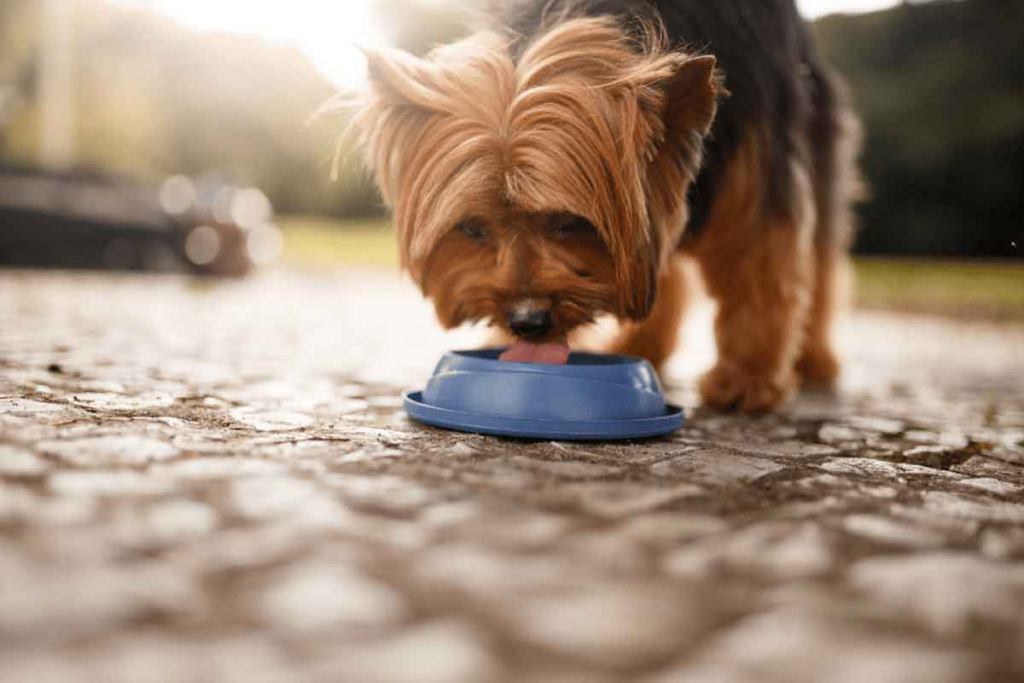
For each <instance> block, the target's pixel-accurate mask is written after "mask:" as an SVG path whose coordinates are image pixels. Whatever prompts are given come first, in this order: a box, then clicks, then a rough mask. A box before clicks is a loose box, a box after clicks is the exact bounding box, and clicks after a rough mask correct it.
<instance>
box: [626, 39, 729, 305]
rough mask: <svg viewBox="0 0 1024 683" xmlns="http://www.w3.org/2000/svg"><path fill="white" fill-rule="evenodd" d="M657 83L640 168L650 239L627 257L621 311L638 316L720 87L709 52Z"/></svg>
mask: <svg viewBox="0 0 1024 683" xmlns="http://www.w3.org/2000/svg"><path fill="white" fill-rule="evenodd" d="M679 57H680V60H679V62H678V65H677V66H676V68H675V69H674V70H673V71H672V72H671V75H670V76H669V77H667V78H665V79H663V80H661V81H660V82H658V83H657V84H655V87H656V88H658V89H659V90H660V94H661V98H660V106H659V107H657V108H655V110H654V111H651V112H648V116H649V117H651V118H652V119H653V120H651V122H650V123H651V130H652V131H653V133H654V135H653V139H652V141H651V142H652V146H651V148H649V153H648V154H649V159H650V161H649V162H648V164H647V169H646V186H647V189H648V193H649V194H648V198H647V200H648V207H649V216H650V221H651V225H650V239H649V241H648V243H647V244H646V245H645V248H641V249H639V250H638V252H637V253H634V254H633V255H631V258H632V259H633V273H632V277H630V278H629V279H630V281H631V282H630V284H629V287H628V293H627V294H626V300H625V301H624V302H623V312H624V313H625V315H626V317H627V318H630V319H633V320H643V319H644V318H646V317H647V316H648V315H649V314H650V312H651V307H652V306H653V305H654V298H655V295H656V294H657V283H658V274H659V273H660V271H661V269H662V266H663V265H664V259H666V258H670V257H671V251H672V250H673V249H674V248H675V245H676V244H677V243H678V241H679V237H680V235H681V232H682V230H683V229H684V227H685V220H686V215H685V209H686V205H685V202H686V196H687V193H688V191H689V189H690V185H691V184H692V183H693V180H694V179H695V178H696V177H697V173H698V171H699V170H700V164H701V157H702V149H703V145H704V137H705V136H706V135H707V133H708V131H709V130H710V129H711V124H712V123H713V122H714V119H715V113H716V111H717V108H718V96H719V93H720V92H721V91H722V87H721V78H720V76H719V73H718V71H716V69H715V58H714V57H712V56H702V57H685V56H681V55H680V56H679Z"/></svg>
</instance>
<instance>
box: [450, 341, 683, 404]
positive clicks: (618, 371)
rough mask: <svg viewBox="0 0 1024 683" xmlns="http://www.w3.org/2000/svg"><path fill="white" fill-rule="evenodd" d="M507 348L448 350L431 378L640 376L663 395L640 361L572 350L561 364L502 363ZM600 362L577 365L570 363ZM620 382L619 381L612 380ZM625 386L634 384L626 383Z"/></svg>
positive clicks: (609, 378) (649, 369)
mask: <svg viewBox="0 0 1024 683" xmlns="http://www.w3.org/2000/svg"><path fill="white" fill-rule="evenodd" d="M505 348H506V347H496V348H488V349H471V350H458V351H448V352H446V353H445V354H444V355H443V356H442V357H441V359H440V360H439V361H438V362H437V365H436V366H435V367H434V371H433V373H431V378H434V377H438V376H440V375H442V374H443V373H446V372H470V373H477V372H479V373H496V374H502V373H504V374H514V373H522V374H537V375H550V376H557V377H579V378H581V379H591V380H599V381H601V380H603V381H612V382H613V383H616V384H622V383H623V382H622V380H623V379H625V378H631V377H636V375H637V373H642V375H643V376H644V379H645V380H650V383H651V384H652V385H653V386H655V387H657V393H664V391H663V389H662V386H661V380H660V378H659V377H658V374H657V373H656V372H655V371H654V368H653V367H652V366H651V364H650V363H649V362H648V361H646V360H645V359H643V358H636V357H634V356H623V355H616V354H597V353H587V352H584V351H573V352H572V354H571V355H570V362H569V363H566V364H564V365H554V364H546V363H523V362H519V361H502V360H498V356H500V355H501V353H502V352H503V351H504V350H505ZM574 359H575V360H583V361H599V362H577V363H573V362H571V361H572V360H574ZM615 380H619V381H617V382H616V381H615ZM626 383H628V384H635V383H634V382H633V381H627V382H626Z"/></svg>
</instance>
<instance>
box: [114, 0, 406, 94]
mask: <svg viewBox="0 0 1024 683" xmlns="http://www.w3.org/2000/svg"><path fill="white" fill-rule="evenodd" d="M111 1H112V2H115V3H118V4H124V5H134V6H142V7H147V8H150V9H153V10H156V11H158V12H160V13H161V14H164V15H166V16H169V17H171V18H172V19H174V20H176V21H177V22H179V23H181V24H183V25H184V26H187V27H188V28H191V29H194V30H197V31H212V32H226V33H238V34H253V35H258V36H260V37H262V38H263V39H264V40H267V41H268V42H270V43H273V44H276V45H282V46H291V47H295V48H296V49H298V50H300V51H301V52H302V53H303V54H304V55H305V56H306V58H307V59H309V60H310V62H312V63H313V65H314V66H315V67H316V69H317V71H319V72H320V74H321V75H322V76H323V77H324V78H326V79H327V80H328V81H330V82H331V83H332V84H333V85H335V86H336V87H338V88H342V89H345V88H352V87H356V86H358V85H359V84H360V83H362V82H363V81H364V79H365V77H366V59H365V58H364V57H363V54H362V53H361V52H360V51H359V49H358V48H357V47H356V46H357V45H358V46H366V47H369V46H375V45H381V44H383V43H385V42H386V41H385V39H384V36H383V32H382V31H381V30H380V29H379V27H377V26H376V25H375V23H374V18H373V15H372V13H371V12H370V8H369V3H367V2H365V1H360V0H289V1H288V2H252V1H251V0H111Z"/></svg>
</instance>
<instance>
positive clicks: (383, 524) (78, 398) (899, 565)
mask: <svg viewBox="0 0 1024 683" xmlns="http://www.w3.org/2000/svg"><path fill="white" fill-rule="evenodd" d="M699 327H700V325H697V326H696V327H695V329H697V328H699ZM698 336H699V335H698ZM706 336H707V332H706V330H705V337H706ZM842 338H843V343H844V345H845V346H846V347H847V349H848V354H849V357H850V365H849V372H848V379H847V385H846V388H845V391H844V393H843V394H842V397H841V398H839V399H836V398H829V397H826V396H817V397H814V396H810V397H808V396H805V397H802V398H800V399H799V400H797V401H795V402H794V403H793V404H791V405H790V406H789V407H788V408H787V409H786V410H785V411H784V412H783V413H782V414H781V415H778V416H772V417H766V418H762V419H749V418H743V417H729V416H721V415H716V414H712V413H707V412H703V411H701V410H692V409H694V408H695V407H696V401H695V397H694V396H693V393H692V390H691V387H692V382H691V378H692V374H693V373H694V372H696V371H697V370H698V369H699V367H697V366H699V365H700V364H701V363H706V361H707V357H706V354H704V352H703V351H701V348H700V343H698V342H699V340H698V341H697V342H692V346H691V350H690V352H689V353H684V354H681V357H680V359H679V361H678V363H677V365H676V366H675V368H674V371H673V377H674V379H673V380H672V382H671V388H672V391H673V394H674V396H675V398H676V399H678V400H680V401H682V402H683V403H684V404H685V405H687V406H689V407H690V408H691V411H692V420H691V421H690V423H689V424H688V426H687V427H686V428H685V429H683V430H682V431H680V432H679V433H677V434H676V435H674V436H673V437H672V438H668V439H657V440H649V441H643V442H639V443H634V444H629V445H612V444H572V443H544V442H513V441H508V440H500V439H495V438H487V437H481V436H471V435H461V434H455V433H448V432H442V431H438V430H434V429H429V428H425V427H421V426H418V425H416V424H414V423H411V422H409V421H408V420H407V419H406V418H405V417H404V415H403V413H402V412H401V408H400V402H399V398H398V396H399V391H400V390H401V389H402V388H404V387H406V386H413V385H417V384H418V383H421V382H422V380H423V378H424V377H425V376H426V375H427V374H428V373H429V371H430V369H431V367H432V365H433V363H434V362H435V360H436V358H437V357H438V355H439V354H440V353H441V352H442V350H444V349H445V348H446V347H447V346H448V345H452V344H458V343H462V342H463V338H462V337H460V336H456V337H454V338H453V337H452V336H445V335H442V334H441V333H439V332H437V331H436V329H435V327H434V324H433V322H432V318H431V315H430V313H429V311H428V310H426V309H425V307H424V306H423V305H422V304H421V303H420V302H419V300H418V298H417V297H416V296H415V294H413V293H412V292H411V291H410V289H409V288H408V287H407V286H406V285H404V284H401V283H400V282H399V281H398V280H397V279H394V278H391V277H390V276H386V275H383V274H369V273H364V274H347V275H346V274H338V275H329V274H320V275H298V274H285V273H279V274H270V275H266V276H263V277H260V278H256V279H253V280H250V281H246V282H237V283H235V282H232V283H222V284H216V285H209V284H205V285H204V284H196V283H191V282H189V281H188V280H184V279H177V278H162V277H133V276H111V275H68V274H57V273H51V274H42V273H10V272H8V273H6V274H0V680H3V681H5V682H6V681H18V682H31V683H37V682H49V681H59V682H61V683H67V682H74V681H90V682H93V681H130V682H132V683H148V682H150V681H153V682H163V681H168V682H174V683H178V682H182V681H186V682H188V681H196V682H205V681H217V680H223V681H246V682H262V681H275V682H276V681H330V682H334V681H342V682H354V683H392V682H396V683H402V682H405V681H409V682H411V683H431V682H434V681H436V682H438V683H474V682H489V681H496V682H499V683H504V682H513V681H524V682H525V681H530V682H534V681H539V682H548V681H550V682H552V683H576V682H580V683H606V682H608V683H611V682H614V681H640V682H641V683H670V682H672V681H712V682H726V681H742V682H746V681H750V682H751V683H753V682H757V683H775V682H778V683H801V682H804V681H807V682H810V681H837V682H841V683H888V682H896V681H908V682H909V681H928V682H929V683H946V682H960V681H986V682H987V681H1013V680H1017V681H1020V680H1024V381H1022V379H1021V378H1022V377H1024V329H1022V328H1002V329H1000V328H997V327H986V326H981V325H971V326H967V325H961V324H957V323H949V322H941V321H935V320H928V319H924V318H917V319H914V318H901V317H896V316H889V315H882V314H866V313H860V314H857V315H855V316H853V317H852V318H851V319H850V320H849V321H847V322H846V323H845V325H844V328H843V334H842ZM705 346H706V338H705ZM702 354H704V355H702Z"/></svg>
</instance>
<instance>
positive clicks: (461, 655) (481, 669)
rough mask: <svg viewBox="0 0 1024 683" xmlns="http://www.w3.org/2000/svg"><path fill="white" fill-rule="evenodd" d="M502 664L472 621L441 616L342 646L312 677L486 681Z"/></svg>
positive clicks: (381, 682) (388, 682) (414, 682)
mask: <svg viewBox="0 0 1024 683" xmlns="http://www.w3.org/2000/svg"><path fill="white" fill-rule="evenodd" d="M500 672H501V667H500V665H499V664H498V662H497V661H496V659H495V658H494V657H493V656H492V654H491V652H490V650H489V647H488V645H487V643H486V641H484V640H483V639H482V638H481V637H480V634H479V631H478V630H477V629H475V628H473V627H472V625H470V624H468V623H465V622H462V621H459V620H457V619H438V620H434V621H431V622H427V623H425V624H422V625H418V626H416V627H413V628H410V629H407V630H405V631H401V632H399V633H398V634H396V635H394V636H391V637H389V638H386V639H382V640H380V641H378V642H375V643H370V644H368V645H365V646H363V647H358V648H355V647H353V648H340V649H339V652H338V653H337V655H336V657H335V658H334V659H333V660H331V661H329V662H327V663H324V664H321V665H318V666H317V667H316V668H315V670H314V672H313V678H312V680H315V681H324V682H325V683H326V682H328V681H360V683H480V682H481V681H493V680H501V673H500Z"/></svg>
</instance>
